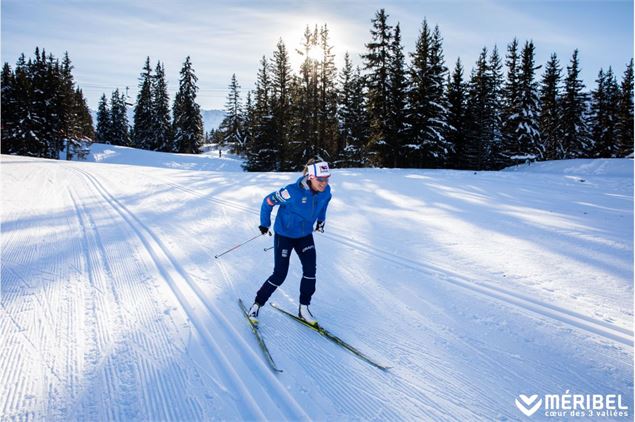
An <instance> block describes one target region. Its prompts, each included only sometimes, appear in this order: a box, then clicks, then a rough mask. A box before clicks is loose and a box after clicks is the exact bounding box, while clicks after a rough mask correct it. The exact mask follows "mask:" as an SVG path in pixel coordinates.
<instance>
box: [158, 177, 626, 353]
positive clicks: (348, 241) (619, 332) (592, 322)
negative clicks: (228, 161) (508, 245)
mask: <svg viewBox="0 0 635 422" xmlns="http://www.w3.org/2000/svg"><path fill="white" fill-rule="evenodd" d="M166 184H167V185H169V186H171V187H173V188H175V189H179V190H181V191H183V192H186V193H189V194H192V195H195V196H197V197H202V195H201V194H200V193H198V192H196V191H195V190H193V189H189V188H187V187H185V186H182V185H178V184H174V183H169V182H166ZM205 199H206V200H207V201H209V202H212V203H216V204H219V205H221V206H224V207H228V208H231V209H233V210H236V211H242V212H246V213H250V214H253V215H260V212H259V210H255V209H252V208H248V207H246V206H243V205H241V204H237V203H235V202H232V201H229V200H224V199H220V198H214V197H212V196H205ZM339 233H344V234H339ZM323 236H324V237H326V238H329V239H331V240H333V241H335V242H338V243H340V244H343V245H345V246H349V247H350V248H352V249H355V250H358V251H361V252H364V253H367V254H368V255H371V256H374V257H377V258H380V259H383V260H385V261H388V262H391V263H394V264H396V265H398V266H401V267H405V268H410V269H413V270H415V271H418V272H421V273H422V274H423V275H425V276H427V277H429V278H434V279H435V280H443V281H445V282H448V283H452V284H455V285H457V286H460V287H463V288H465V289H468V290H470V291H472V292H475V293H478V294H482V295H485V296H488V297H490V298H494V299H497V300H499V301H502V302H504V303H506V304H507V305H509V306H517V307H520V308H523V309H525V310H528V311H531V312H533V313H536V314H538V315H539V316H541V317H543V318H549V319H553V320H555V321H558V322H561V323H564V324H568V325H571V326H573V327H575V328H579V329H583V330H586V331H587V332H589V333H593V334H596V335H598V336H600V337H604V338H606V339H608V340H613V341H617V342H619V343H622V344H624V345H626V346H630V347H633V331H632V330H629V329H626V328H623V327H620V326H617V325H615V324H612V323H610V322H607V321H604V320H600V319H597V318H593V317H591V316H588V315H583V314H581V313H579V312H575V311H571V310H568V309H566V308H563V307H560V306H557V305H554V304H550V303H546V302H544V301H541V300H538V299H536V298H533V297H529V296H526V295H523V294H520V293H518V292H514V291H511V290H508V289H505V288H502V287H498V286H494V285H491V284H489V283H487V282H486V281H470V280H465V279H462V278H461V277H460V276H457V275H455V274H452V271H451V270H448V269H445V268H444V269H443V270H441V269H435V268H431V267H430V266H428V265H426V264H423V263H420V262H417V261H414V260H411V259H408V258H404V257H401V256H399V255H397V254H395V253H391V252H389V251H385V250H382V249H380V248H377V247H374V246H371V245H368V244H366V243H364V242H362V241H359V240H355V239H354V237H352V236H350V235H347V234H346V231H345V230H338V231H337V233H330V232H327V233H324V234H323Z"/></svg>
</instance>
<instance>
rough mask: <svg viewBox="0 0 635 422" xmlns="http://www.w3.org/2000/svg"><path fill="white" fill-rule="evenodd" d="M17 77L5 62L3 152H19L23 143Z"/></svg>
mask: <svg viewBox="0 0 635 422" xmlns="http://www.w3.org/2000/svg"><path fill="white" fill-rule="evenodd" d="M16 88H17V87H16V78H15V75H14V74H13V71H12V70H11V66H9V63H7V62H5V63H4V65H3V66H2V82H1V84H0V89H1V92H2V99H1V100H0V103H1V104H2V107H0V113H2V115H1V117H0V119H1V120H2V135H1V136H0V140H1V141H0V148H1V152H2V154H19V151H20V149H21V148H22V147H23V143H22V142H20V140H19V137H18V132H17V130H18V128H19V123H18V122H19V120H18V118H19V117H18V113H17V111H18V101H17V98H16V94H15V91H16Z"/></svg>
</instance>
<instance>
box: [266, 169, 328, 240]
mask: <svg viewBox="0 0 635 422" xmlns="http://www.w3.org/2000/svg"><path fill="white" fill-rule="evenodd" d="M330 200H331V186H329V185H327V186H326V189H324V192H314V191H312V190H311V188H310V187H309V186H308V184H307V181H306V177H305V176H302V177H300V178H299V179H298V180H297V181H296V182H295V183H292V184H290V185H288V186H285V187H284V188H282V189H280V190H278V191H275V192H272V193H270V194H269V195H267V196H265V199H264V200H263V201H262V206H261V207H260V225H261V226H264V227H271V211H272V210H273V207H274V206H276V205H278V206H279V208H278V214H277V215H276V222H275V224H274V226H273V230H274V231H275V232H276V234H280V235H282V236H286V237H291V238H294V239H298V238H300V237H304V236H308V235H310V234H311V233H312V232H313V225H314V224H315V222H316V221H326V207H328V204H329V201H330Z"/></svg>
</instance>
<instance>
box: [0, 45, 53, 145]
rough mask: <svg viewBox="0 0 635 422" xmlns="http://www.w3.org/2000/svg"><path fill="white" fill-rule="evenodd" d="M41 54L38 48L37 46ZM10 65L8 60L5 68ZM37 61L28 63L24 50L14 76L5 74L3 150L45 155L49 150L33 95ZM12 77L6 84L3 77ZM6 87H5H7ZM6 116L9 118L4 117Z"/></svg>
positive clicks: (3, 87) (7, 78) (8, 78)
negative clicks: (34, 70) (34, 72)
mask: <svg viewBox="0 0 635 422" xmlns="http://www.w3.org/2000/svg"><path fill="white" fill-rule="evenodd" d="M36 55H39V49H36ZM7 68H8V65H6V64H5V69H7ZM33 69H34V63H33V62H32V60H31V59H29V61H28V63H27V61H26V57H25V56H24V54H21V55H20V57H19V58H18V61H17V63H16V67H15V72H14V73H13V75H12V77H9V76H8V75H6V76H5V75H3V86H2V89H3V97H2V107H1V108H2V116H3V117H2V152H3V153H9V154H18V155H29V156H35V157H44V156H46V155H44V154H45V153H46V150H47V146H46V143H45V142H44V140H43V139H44V138H42V133H43V122H42V119H43V117H42V115H40V114H38V113H37V112H36V108H35V107H34V105H35V98H34V96H33V90H34V85H33V79H34V78H33ZM5 80H10V85H7V86H5V85H4V81H5ZM5 88H6V89H5ZM5 119H6V120H5Z"/></svg>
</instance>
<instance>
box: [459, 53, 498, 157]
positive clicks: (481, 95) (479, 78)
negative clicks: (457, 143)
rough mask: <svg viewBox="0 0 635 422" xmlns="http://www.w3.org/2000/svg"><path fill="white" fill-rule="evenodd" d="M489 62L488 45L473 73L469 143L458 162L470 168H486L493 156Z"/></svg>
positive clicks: (470, 97)
mask: <svg viewBox="0 0 635 422" xmlns="http://www.w3.org/2000/svg"><path fill="white" fill-rule="evenodd" d="M489 79H490V72H489V65H488V62H487V48H485V47H484V48H483V50H482V51H481V54H480V55H479V57H478V60H477V61H476V67H475V68H474V69H472V73H471V75H470V81H469V85H468V86H469V88H468V100H467V113H466V126H467V127H466V142H465V148H464V152H463V155H462V156H461V157H459V161H460V162H462V163H465V167H464V168H467V169H473V170H486V169H488V168H489V167H488V166H489V163H490V157H491V140H492V132H491V128H490V127H491V120H492V116H491V110H492V106H491V104H490V101H491V92H490V87H491V82H490V80H489Z"/></svg>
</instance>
